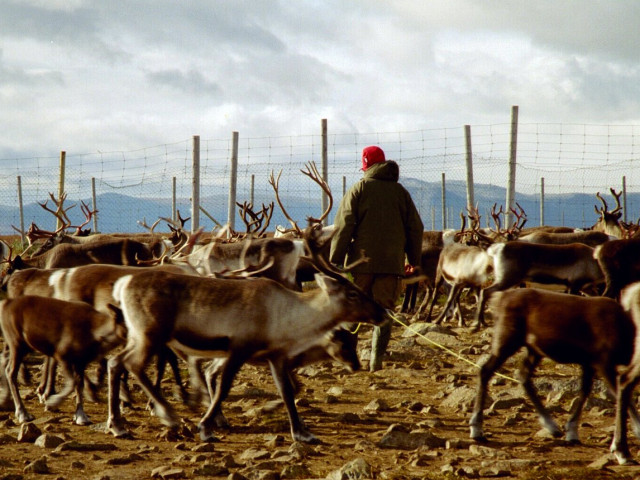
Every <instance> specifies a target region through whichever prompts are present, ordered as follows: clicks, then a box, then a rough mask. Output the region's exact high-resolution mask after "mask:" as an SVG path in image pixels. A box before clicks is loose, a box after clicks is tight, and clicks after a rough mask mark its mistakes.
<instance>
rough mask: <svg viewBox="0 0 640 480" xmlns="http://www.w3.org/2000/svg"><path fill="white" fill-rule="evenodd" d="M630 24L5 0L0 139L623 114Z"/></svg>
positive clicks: (504, 7) (107, 146) (123, 138)
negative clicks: (514, 113)
mask: <svg viewBox="0 0 640 480" xmlns="http://www.w3.org/2000/svg"><path fill="white" fill-rule="evenodd" d="M638 23H640V6H636V4H635V2H631V1H620V2H580V1H577V0H568V1H565V2H554V1H551V0H541V1H537V2H525V1H509V2H477V1H469V0H448V1H446V2H421V1H417V0H416V1H413V0H401V1H398V2H387V1H382V0H354V1H350V2H342V1H339V0H328V1H326V2H277V1H268V0H257V1H250V0H240V1H234V2H210V1H204V0H193V1H188V2H175V1H173V0H135V1H134V0H122V1H119V2H92V1H88V0H86V1H85V0H74V1H62V0H57V1H53V0H52V1H45V0H28V1H22V0H20V1H18V0H13V1H5V2H2V4H1V5H0V40H1V45H2V55H1V56H0V102H1V103H0V121H2V122H3V125H7V124H9V125H10V126H9V127H8V128H7V129H5V131H3V132H0V149H4V150H5V151H24V152H25V153H26V152H31V153H32V154H42V153H50V152H52V151H54V152H55V151H57V150H59V149H60V148H61V144H65V145H67V147H66V148H68V149H70V148H74V149H77V150H79V151H96V150H102V151H104V150H107V151H113V150H118V149H127V148H138V147H141V146H144V145H146V144H148V142H150V143H151V144H157V143H161V142H172V141H175V140H182V139H184V138H188V137H189V136H191V135H192V134H201V135H203V136H206V137H209V138H226V137H228V136H229V134H230V131H232V130H239V131H241V132H242V134H243V135H245V136H263V135H288V134H308V133H310V132H311V133H313V132H316V131H317V130H318V128H319V127H318V125H319V121H320V118H328V119H329V122H330V125H331V129H332V131H344V132H348V133H354V132H374V131H399V130H416V129H420V128H437V127H443V128H444V127H457V126H462V125H464V124H474V123H482V124H491V123H502V122H505V121H508V118H509V111H510V107H511V105H519V106H520V108H521V118H526V119H530V121H534V122H580V123H603V122H604V123H606V122H625V123H632V122H634V121H637V120H638V113H637V112H638V111H639V109H638V101H637V100H636V99H637V98H640V97H639V96H638V89H639V88H640V87H638V85H640V82H639V80H640V78H639V73H640V72H639V71H638V67H637V64H638V55H639V53H638V50H637V48H636V46H637V45H638V43H640V42H639V41H640V38H639V36H640V31H639V30H638V29H637V28H636V26H637V25H638ZM30 138H38V142H33V141H30V140H29V139H30ZM17 139H19V141H16V140H17ZM69 144H71V145H69Z"/></svg>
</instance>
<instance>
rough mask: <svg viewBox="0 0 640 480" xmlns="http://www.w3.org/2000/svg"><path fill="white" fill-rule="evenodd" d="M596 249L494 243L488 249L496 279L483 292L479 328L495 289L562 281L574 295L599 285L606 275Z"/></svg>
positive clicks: (482, 323) (477, 311) (479, 308)
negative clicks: (529, 283)
mask: <svg viewBox="0 0 640 480" xmlns="http://www.w3.org/2000/svg"><path fill="white" fill-rule="evenodd" d="M593 252H594V249H593V248H591V247H589V246H587V245H584V244H582V243H570V244H568V245H544V244H538V243H528V242H523V241H513V242H506V243H494V244H493V245H491V246H490V247H489V248H488V249H487V254H488V255H489V256H490V257H491V258H492V259H493V267H494V268H493V275H494V280H493V283H492V284H491V285H490V286H488V287H486V288H484V289H483V290H482V291H481V292H480V299H479V301H478V306H477V310H476V328H480V326H481V325H484V307H485V304H486V302H487V300H488V299H489V297H490V296H491V295H492V294H493V293H494V292H498V291H501V290H506V289H508V288H511V287H515V286H517V285H520V284H522V283H523V282H526V281H529V282H537V283H544V284H562V285H566V286H567V287H568V288H569V292H570V293H572V294H578V293H579V292H580V291H581V290H583V289H585V288H596V287H597V286H598V285H599V284H600V283H602V281H603V279H604V278H603V274H602V271H601V270H600V267H599V266H598V263H597V262H596V260H595V259H594V258H593Z"/></svg>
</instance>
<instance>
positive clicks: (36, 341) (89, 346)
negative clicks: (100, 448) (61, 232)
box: [0, 295, 126, 425]
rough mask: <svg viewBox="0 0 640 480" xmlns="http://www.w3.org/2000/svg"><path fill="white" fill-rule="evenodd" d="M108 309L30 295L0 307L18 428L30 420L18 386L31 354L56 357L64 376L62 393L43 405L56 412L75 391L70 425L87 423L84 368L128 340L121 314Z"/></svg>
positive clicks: (9, 380) (5, 302)
mask: <svg viewBox="0 0 640 480" xmlns="http://www.w3.org/2000/svg"><path fill="white" fill-rule="evenodd" d="M110 310H111V312H110V313H109V314H106V313H102V312H98V311H96V310H95V309H93V307H91V306H90V305H88V304H86V303H84V302H66V301H62V300H57V299H54V298H48V297H39V296H32V295H24V296H22V297H19V298H15V299H5V300H3V301H1V302H0V328H1V329H2V335H3V336H4V339H5V342H6V349H8V359H7V361H6V365H5V367H4V371H5V374H6V377H7V380H8V382H9V390H10V391H11V396H12V397H13V402H14V406H15V415H16V420H17V421H18V422H19V423H25V422H30V421H32V420H33V419H34V417H33V416H32V415H31V414H30V413H29V412H27V410H26V408H25V406H24V404H23V402H22V399H21V398H20V393H19V391H18V385H17V375H18V369H19V367H20V364H21V362H22V359H23V358H24V355H25V354H26V353H27V352H28V351H29V349H32V350H35V351H37V352H39V353H42V354H44V355H47V356H50V357H52V358H54V359H55V360H56V361H57V362H58V363H60V365H61V366H62V368H63V371H64V374H65V377H66V386H65V388H64V389H63V391H61V392H60V393H58V394H57V395H54V396H51V397H49V398H48V399H47V401H46V406H47V407H48V408H55V407H57V406H58V405H59V404H60V403H61V402H62V401H63V400H64V399H65V398H66V397H67V396H68V395H69V394H70V393H71V391H72V390H74V389H75V393H76V411H75V414H74V416H73V420H74V422H75V423H76V424H78V425H87V424H89V423H91V421H90V420H89V417H88V416H87V415H86V413H85V412H84V408H83V394H82V393H83V387H84V372H85V369H86V367H87V365H88V364H89V362H91V361H92V360H94V359H95V358H97V357H100V356H104V354H105V353H106V352H107V351H109V350H110V349H111V348H113V347H115V346H116V345H119V344H121V343H123V342H124V340H125V337H126V330H125V326H124V323H123V321H122V314H121V312H120V310H119V309H118V308H116V307H114V306H110Z"/></svg>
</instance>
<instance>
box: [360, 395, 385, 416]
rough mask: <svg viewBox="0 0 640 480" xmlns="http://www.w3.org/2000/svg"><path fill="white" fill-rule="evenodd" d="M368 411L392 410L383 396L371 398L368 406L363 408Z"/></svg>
mask: <svg viewBox="0 0 640 480" xmlns="http://www.w3.org/2000/svg"><path fill="white" fill-rule="evenodd" d="M363 410H364V411H365V412H366V413H376V412H388V411H389V410H390V407H389V404H387V402H385V401H384V400H383V399H381V398H376V399H374V400H371V401H370V402H369V404H368V405H367V406H365V407H364V409H363Z"/></svg>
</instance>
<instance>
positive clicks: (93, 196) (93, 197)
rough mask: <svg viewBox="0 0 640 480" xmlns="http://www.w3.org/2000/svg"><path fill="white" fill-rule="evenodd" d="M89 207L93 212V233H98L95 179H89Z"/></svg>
mask: <svg viewBox="0 0 640 480" xmlns="http://www.w3.org/2000/svg"><path fill="white" fill-rule="evenodd" d="M91 206H92V208H93V211H94V212H96V213H94V214H93V233H98V203H97V202H96V177H91Z"/></svg>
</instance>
